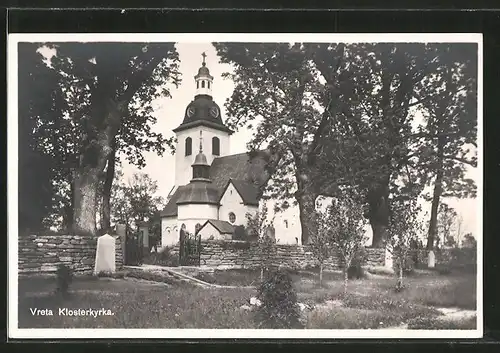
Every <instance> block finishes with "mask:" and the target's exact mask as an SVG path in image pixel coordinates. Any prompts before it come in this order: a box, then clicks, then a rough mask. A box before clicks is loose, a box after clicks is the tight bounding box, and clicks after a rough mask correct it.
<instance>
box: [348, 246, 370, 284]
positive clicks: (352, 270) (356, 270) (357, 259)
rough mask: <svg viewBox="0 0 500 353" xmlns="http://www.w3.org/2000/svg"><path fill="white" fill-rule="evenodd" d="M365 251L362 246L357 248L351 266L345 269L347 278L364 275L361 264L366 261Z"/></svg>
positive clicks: (358, 277) (363, 276)
mask: <svg viewBox="0 0 500 353" xmlns="http://www.w3.org/2000/svg"><path fill="white" fill-rule="evenodd" d="M366 257H367V252H366V249H365V248H364V247H361V248H359V249H358V251H357V252H356V254H355V255H354V258H353V259H352V263H351V266H350V267H349V268H348V269H347V277H348V278H349V279H362V278H365V277H366V273H365V270H364V268H363V265H364V264H365V263H366Z"/></svg>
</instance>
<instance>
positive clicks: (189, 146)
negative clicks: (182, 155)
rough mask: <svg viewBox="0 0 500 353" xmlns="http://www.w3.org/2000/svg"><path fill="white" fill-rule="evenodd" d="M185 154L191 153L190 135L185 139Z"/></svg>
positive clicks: (191, 142) (191, 141)
mask: <svg viewBox="0 0 500 353" xmlns="http://www.w3.org/2000/svg"><path fill="white" fill-rule="evenodd" d="M185 149H186V156H190V155H191V154H192V153H193V140H191V137H188V138H187V139H186V146H185Z"/></svg>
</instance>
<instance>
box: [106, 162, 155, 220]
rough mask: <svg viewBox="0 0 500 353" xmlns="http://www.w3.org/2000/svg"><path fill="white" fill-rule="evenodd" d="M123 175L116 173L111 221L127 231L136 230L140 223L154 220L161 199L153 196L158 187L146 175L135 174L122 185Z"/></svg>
mask: <svg viewBox="0 0 500 353" xmlns="http://www.w3.org/2000/svg"><path fill="white" fill-rule="evenodd" d="M122 175H123V173H122V172H121V171H119V172H118V173H117V181H116V182H115V183H114V185H113V192H112V198H111V203H112V206H113V207H112V210H113V212H112V219H113V220H114V221H115V222H120V223H122V224H125V225H126V226H127V228H128V229H134V228H137V225H138V224H139V223H141V222H149V223H152V221H153V220H154V219H155V217H156V216H157V214H158V213H159V212H160V210H161V209H162V206H163V199H162V198H161V197H159V196H155V194H156V192H157V190H158V186H157V183H156V181H154V180H152V179H151V178H150V177H149V176H148V175H147V174H143V173H136V174H134V175H133V176H132V178H130V179H129V180H128V182H127V183H124V182H123V181H122V180H121V178H122Z"/></svg>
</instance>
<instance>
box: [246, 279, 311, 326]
mask: <svg viewBox="0 0 500 353" xmlns="http://www.w3.org/2000/svg"><path fill="white" fill-rule="evenodd" d="M257 297H258V299H260V301H261V302H262V305H261V306H259V307H258V309H257V310H256V312H255V320H256V324H257V326H258V327H259V328H271V329H291V328H302V327H303V325H302V323H301V322H300V311H299V307H298V305H297V293H296V292H295V289H294V288H293V285H292V278H291V277H290V274H289V273H288V272H285V271H284V270H281V269H278V270H275V271H273V272H271V273H270V274H269V276H268V277H267V278H266V279H265V280H264V281H263V282H262V283H261V284H260V287H259V291H258V296H257Z"/></svg>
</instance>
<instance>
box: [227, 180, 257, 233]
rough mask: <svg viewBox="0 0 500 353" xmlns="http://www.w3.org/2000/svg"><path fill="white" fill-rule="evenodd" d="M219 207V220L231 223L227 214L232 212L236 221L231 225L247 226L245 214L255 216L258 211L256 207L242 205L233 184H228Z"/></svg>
mask: <svg viewBox="0 0 500 353" xmlns="http://www.w3.org/2000/svg"><path fill="white" fill-rule="evenodd" d="M220 203H221V206H220V208H219V218H218V219H219V220H221V221H227V222H229V223H231V221H230V220H229V213H231V212H233V213H234V215H235V216H236V220H235V221H234V223H232V224H233V225H243V226H246V225H247V217H246V214H247V213H250V214H252V215H255V213H257V210H258V206H251V205H244V204H243V200H242V198H241V196H240V194H239V193H238V191H237V190H236V188H235V187H234V185H233V184H229V186H228V187H227V189H226V192H225V193H224V195H222V198H221V201H220Z"/></svg>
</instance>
